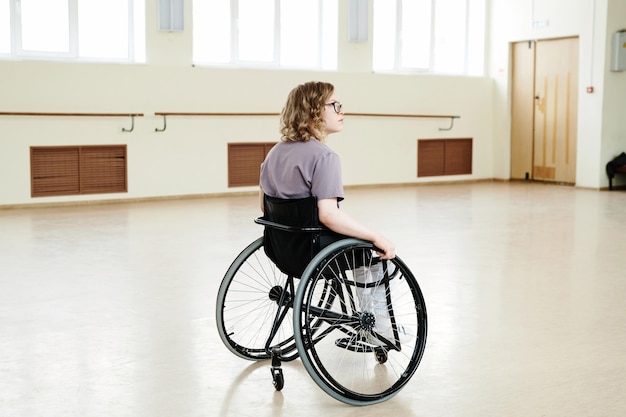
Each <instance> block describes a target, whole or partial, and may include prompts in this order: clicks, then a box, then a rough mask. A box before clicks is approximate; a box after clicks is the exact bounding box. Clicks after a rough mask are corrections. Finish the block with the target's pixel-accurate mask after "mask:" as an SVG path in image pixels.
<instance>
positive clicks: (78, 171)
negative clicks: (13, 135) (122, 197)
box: [30, 145, 128, 197]
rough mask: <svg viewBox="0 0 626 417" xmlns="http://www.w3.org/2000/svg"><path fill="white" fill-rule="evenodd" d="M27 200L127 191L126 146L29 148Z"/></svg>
mask: <svg viewBox="0 0 626 417" xmlns="http://www.w3.org/2000/svg"><path fill="white" fill-rule="evenodd" d="M30 178H31V196H32V197H48V196H59V195H77V194H100V193H121V192H127V191H128V182H127V158H126V145H97V146H38V147H31V148H30Z"/></svg>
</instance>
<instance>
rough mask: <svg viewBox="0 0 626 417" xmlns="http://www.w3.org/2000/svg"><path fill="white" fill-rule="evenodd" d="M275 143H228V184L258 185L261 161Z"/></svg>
mask: <svg viewBox="0 0 626 417" xmlns="http://www.w3.org/2000/svg"><path fill="white" fill-rule="evenodd" d="M275 144H276V143H274V142H264V143H229V144H228V186H229V187H246V186H254V185H259V175H260V171H261V163H262V162H263V161H264V160H265V155H267V153H268V152H269V151H270V149H272V147H273V146H274V145H275Z"/></svg>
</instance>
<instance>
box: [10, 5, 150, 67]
mask: <svg viewBox="0 0 626 417" xmlns="http://www.w3.org/2000/svg"><path fill="white" fill-rule="evenodd" d="M0 55H8V56H15V57H33V58H50V59H80V60H101V61H115V62H144V61H145V0H106V1H105V0H100V1H94V0H0Z"/></svg>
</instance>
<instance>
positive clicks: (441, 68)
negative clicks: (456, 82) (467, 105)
mask: <svg viewBox="0 0 626 417" xmlns="http://www.w3.org/2000/svg"><path fill="white" fill-rule="evenodd" d="M484 37H485V0H374V37H373V42H374V46H373V48H374V52H373V69H374V71H377V72H406V73H416V72H428V73H437V74H457V75H483V72H484V58H483V57H484Z"/></svg>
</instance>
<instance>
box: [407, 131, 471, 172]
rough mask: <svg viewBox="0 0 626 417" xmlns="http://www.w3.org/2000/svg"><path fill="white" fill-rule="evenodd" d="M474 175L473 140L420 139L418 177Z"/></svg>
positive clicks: (418, 143)
mask: <svg viewBox="0 0 626 417" xmlns="http://www.w3.org/2000/svg"><path fill="white" fill-rule="evenodd" d="M471 173H472V139H471V138H463V139H419V140H418V141H417V176H418V177H431V176H437V175H462V174H471Z"/></svg>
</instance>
